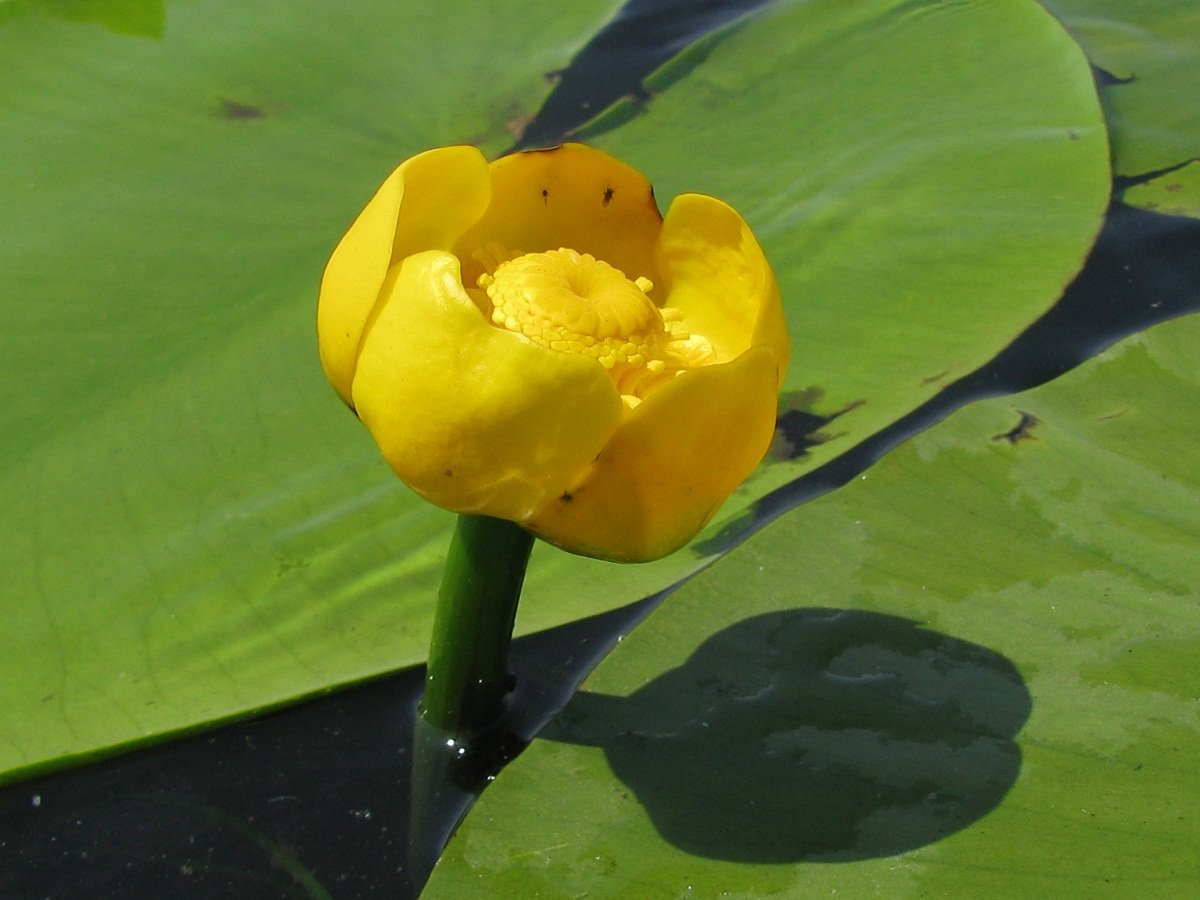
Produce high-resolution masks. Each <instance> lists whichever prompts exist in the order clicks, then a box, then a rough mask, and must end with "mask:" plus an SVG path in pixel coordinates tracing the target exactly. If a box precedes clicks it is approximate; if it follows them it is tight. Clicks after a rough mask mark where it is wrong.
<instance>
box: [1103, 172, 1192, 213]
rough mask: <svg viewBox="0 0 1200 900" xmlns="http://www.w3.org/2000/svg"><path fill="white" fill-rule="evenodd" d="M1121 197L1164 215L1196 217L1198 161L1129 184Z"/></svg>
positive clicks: (1125, 200)
mask: <svg viewBox="0 0 1200 900" xmlns="http://www.w3.org/2000/svg"><path fill="white" fill-rule="evenodd" d="M1121 200H1122V201H1124V202H1125V203H1128V204H1129V205H1130V206H1136V207H1139V208H1140V209H1148V210H1150V211H1151V212H1159V213H1162V214H1163V215H1167V216H1190V217H1191V218H1193V219H1197V218H1200V161H1196V162H1190V163H1188V164H1187V165H1185V166H1180V167H1179V168H1178V169H1172V170H1171V171H1169V172H1166V173H1164V174H1162V175H1157V176H1155V177H1154V178H1150V179H1147V180H1146V181H1142V182H1139V183H1138V184H1134V185H1130V186H1129V187H1127V188H1126V189H1125V190H1124V191H1122V193H1121Z"/></svg>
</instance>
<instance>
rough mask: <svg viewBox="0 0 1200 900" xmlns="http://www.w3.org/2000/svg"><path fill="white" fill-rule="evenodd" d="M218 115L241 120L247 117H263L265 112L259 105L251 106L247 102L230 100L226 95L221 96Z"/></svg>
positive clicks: (265, 115)
mask: <svg viewBox="0 0 1200 900" xmlns="http://www.w3.org/2000/svg"><path fill="white" fill-rule="evenodd" d="M220 116H221V118H223V119H232V120H234V121H243V120H247V119H265V118H266V117H267V114H266V113H265V112H263V110H262V109H261V108H260V107H257V106H251V105H250V104H249V103H239V102H238V101H236V100H230V99H229V98H228V97H222V98H221V109H220Z"/></svg>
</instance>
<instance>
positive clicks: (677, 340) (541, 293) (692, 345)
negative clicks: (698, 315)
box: [479, 247, 714, 407]
mask: <svg viewBox="0 0 1200 900" xmlns="http://www.w3.org/2000/svg"><path fill="white" fill-rule="evenodd" d="M489 249H491V248H489ZM489 255H490V256H492V257H493V258H497V259H498V264H497V265H496V266H495V270H494V272H493V273H492V274H484V275H481V276H480V277H479V286H480V287H481V288H484V289H485V290H486V291H487V296H488V299H489V300H490V301H491V304H492V309H491V320H492V322H493V323H495V324H496V325H498V326H500V327H501V328H505V329H507V330H509V331H515V332H518V333H519V334H523V335H525V337H527V338H529V339H530V340H532V341H535V342H537V343H538V344H541V345H542V346H543V347H546V348H548V349H550V350H555V351H558V352H562V353H580V354H584V355H586V356H590V357H592V358H593V359H595V360H597V361H598V362H599V363H600V364H601V365H602V366H604V368H605V369H607V370H608V371H609V374H610V375H611V376H612V378H613V382H614V384H615V385H616V386H617V390H618V391H620V393H621V394H622V395H623V396H624V397H626V398H629V399H631V400H640V398H641V397H642V396H643V395H644V393H645V391H646V390H647V389H648V388H649V387H650V385H651V384H652V383H653V382H654V381H655V380H656V379H657V378H659V377H661V376H672V375H676V374H678V373H679V372H680V371H682V370H683V369H688V368H694V367H696V366H702V365H707V364H709V363H711V362H713V361H714V356H713V351H712V346H711V345H710V344H709V342H708V341H707V340H706V339H705V338H704V337H702V336H700V335H693V334H688V333H687V329H686V328H685V326H684V324H683V321H682V320H683V316H682V314H681V313H680V312H679V310H676V309H670V308H664V309H659V308H658V307H657V306H656V305H655V304H654V301H653V300H651V299H650V297H649V296H648V295H649V293H650V292H651V291H652V290H654V284H653V283H652V282H651V281H650V279H648V278H645V277H641V276H639V277H637V278H634V279H633V280H630V279H629V278H627V277H626V276H625V274H624V273H623V272H621V271H620V270H619V269H616V268H614V267H613V266H610V265H609V264H608V263H606V262H604V261H603V260H599V259H596V258H595V257H593V256H591V255H590V254H587V253H578V252H576V251H574V250H570V249H567V248H565V247H560V248H559V249H558V250H548V251H546V252H544V253H526V254H523V255H521V256H517V257H515V258H511V259H503V258H502V254H501V253H497V252H495V251H494V250H493V251H492V253H490V254H489ZM627 405H630V406H631V407H632V406H635V405H636V403H628V401H627Z"/></svg>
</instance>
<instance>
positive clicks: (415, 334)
mask: <svg viewBox="0 0 1200 900" xmlns="http://www.w3.org/2000/svg"><path fill="white" fill-rule="evenodd" d="M317 331H318V338H319V343H320V350H321V361H322V364H323V365H324V367H325V372H326V374H327V375H328V377H329V380H330V381H331V382H332V384H333V386H334V387H335V388H336V389H337V392H338V393H339V394H340V395H341V397H342V399H343V400H345V401H346V403H348V404H349V405H350V406H351V408H353V409H354V410H355V411H356V412H357V414H358V416H359V418H360V419H361V420H362V421H363V423H364V424H365V425H366V426H367V428H368V429H369V430H370V432H371V434H372V435H373V436H374V438H375V440H376V442H377V443H378V444H379V447H380V449H381V450H382V451H383V455H384V457H385V458H386V459H387V461H388V463H389V464H390V465H391V466H392V468H393V469H394V470H395V471H396V473H397V474H398V475H399V476H400V478H401V479H403V480H404V482H405V483H406V484H408V485H409V486H410V487H411V488H412V489H413V490H415V491H416V492H417V493H419V494H421V495H422V496H424V497H425V498H427V499H428V500H430V501H431V502H433V503H436V504H437V505H439V506H442V507H445V508H447V509H450V510H454V511H456V512H462V513H473V514H478V515H486V516H494V517H497V518H502V519H508V520H511V521H513V522H516V523H518V524H520V525H521V526H523V527H524V528H526V529H528V530H529V531H531V532H533V533H534V534H536V535H537V536H539V537H541V538H543V539H544V540H547V541H549V542H551V543H553V544H556V545H558V546H560V547H562V548H564V549H566V550H570V551H572V552H574V553H582V554H585V555H588V556H596V557H600V558H603V559H612V560H621V561H644V560H650V559H656V558H658V557H660V556H665V555H666V554H668V553H670V552H672V551H673V550H676V549H677V548H679V547H681V546H682V545H683V544H685V543H687V541H688V540H690V539H691V538H692V537H693V536H694V535H695V534H696V533H697V532H698V531H699V530H700V529H701V528H702V527H703V526H704V524H705V523H706V522H707V521H708V520H709V519H710V518H711V517H712V515H713V514H714V513H715V512H716V510H717V508H718V507H719V506H720V505H721V503H722V502H723V501H724V500H725V499H726V498H727V497H728V496H729V495H730V493H732V492H733V490H734V488H736V487H737V485H738V484H739V483H741V481H742V480H743V479H744V478H745V477H746V476H747V475H748V474H749V473H750V471H751V470H752V469H753V468H754V467H755V466H756V465H757V464H758V463H759V462H760V461H761V460H762V457H763V455H764V454H765V453H766V450H767V447H768V446H769V445H770V442H771V437H772V435H773V432H774V426H775V415H776V404H777V397H778V393H779V388H780V385H781V384H782V381H783V375H784V369H785V368H786V366H787V358H788V336H787V328H786V325H785V323H784V319H783V311H782V307H781V305H780V300H779V290H778V287H777V285H776V282H775V278H774V275H773V274H772V272H771V268H770V266H769V265H768V264H767V261H766V258H765V257H764V256H763V253H762V251H761V249H760V248H759V246H758V243H757V242H756V241H755V239H754V236H753V235H752V234H751V233H750V229H749V228H748V227H747V225H746V223H745V222H744V221H742V219H741V217H739V216H738V214H737V213H736V212H734V211H733V210H732V209H731V208H730V207H729V206H727V205H726V204H724V203H722V202H721V201H719V200H715V199H713V198H712V197H706V196H702V195H698V194H684V195H681V196H679V197H677V198H675V200H674V202H673V203H672V204H671V206H670V209H668V211H667V215H666V217H665V218H663V217H662V216H661V215H660V214H659V211H658V207H657V206H656V205H655V202H654V194H653V191H652V189H651V187H650V184H649V183H648V182H647V181H646V179H645V178H643V177H642V176H641V175H640V174H638V173H637V172H636V171H634V170H633V169H631V168H630V167H629V166H627V165H625V164H624V163H621V162H619V161H618V160H616V159H613V158H612V157H610V156H608V155H606V154H604V153H602V152H600V151H599V150H595V149H593V148H591V147H586V146H583V145H581V144H566V145H564V146H561V147H557V148H555V149H552V150H538V151H529V152H523V153H515V154H512V155H509V156H505V157H502V158H501V159H498V160H496V161H495V162H493V163H491V164H489V163H488V162H487V161H486V160H485V159H484V157H483V155H482V154H481V153H480V152H479V151H478V150H477V149H475V148H474V147H443V148H439V149H436V150H430V151H428V152H426V153H421V154H419V155H418V156H414V157H412V158H411V159H409V160H407V161H406V162H404V163H403V164H402V165H400V167H399V168H397V169H396V171H394V172H393V173H392V174H391V176H389V177H388V179H387V180H386V181H385V182H384V183H383V186H382V187H380V189H379V191H378V192H377V193H376V194H375V196H374V198H372V200H371V201H370V202H369V203H368V204H367V206H366V208H365V209H364V210H363V211H362V213H361V214H360V215H359V216H358V218H357V219H356V220H355V222H354V224H353V225H352V226H351V227H350V230H349V231H348V232H347V233H346V235H345V237H343V238H342V241H341V243H339V244H338V246H337V249H336V250H334V252H333V256H332V258H331V259H330V260H329V265H328V266H327V268H326V270H325V276H324V279H323V281H322V283H321V296H320V303H319V306H318V312H317Z"/></svg>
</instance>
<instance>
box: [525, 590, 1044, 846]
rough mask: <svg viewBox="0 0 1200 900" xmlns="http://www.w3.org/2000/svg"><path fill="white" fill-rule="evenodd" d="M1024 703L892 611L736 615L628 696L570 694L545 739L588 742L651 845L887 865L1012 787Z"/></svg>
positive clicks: (1003, 676) (994, 658)
mask: <svg viewBox="0 0 1200 900" xmlns="http://www.w3.org/2000/svg"><path fill="white" fill-rule="evenodd" d="M1029 710H1030V696H1029V692H1028V691H1027V690H1026V688H1025V684H1024V682H1023V681H1022V679H1021V677H1020V675H1019V674H1018V673H1017V671H1016V669H1015V668H1014V667H1013V665H1012V664H1011V663H1010V662H1009V661H1008V660H1007V659H1006V658H1004V657H1002V656H1000V655H999V654H997V653H995V652H993V651H991V650H988V649H986V648H984V647H981V646H979V645H977V644H971V643H968V642H965V641H960V640H956V639H954V638H951V637H948V636H946V635H943V634H939V633H937V632H934V631H928V630H925V629H923V628H920V627H918V626H917V625H916V624H915V623H913V622H910V621H908V620H906V619H900V618H896V617H894V616H886V615H880V614H877V613H869V612H855V611H840V610H827V609H801V610H789V611H785V612H777V613H769V614H766V615H761V616H756V617H754V618H751V619H746V620H744V621H742V622H739V623H737V624H736V625H733V626H731V627H729V628H727V629H725V630H723V631H721V632H719V633H718V634H716V635H714V636H713V637H711V638H709V639H708V640H707V641H705V642H704V644H703V645H701V646H700V648H699V649H698V650H697V651H696V652H695V653H694V654H692V656H691V657H690V658H689V659H688V661H687V662H686V663H685V664H684V665H683V666H681V667H679V668H677V669H673V670H671V671H669V672H667V673H665V674H663V675H662V676H660V677H659V678H656V679H655V680H654V681H652V682H651V683H649V684H648V685H646V686H645V687H643V688H642V689H640V690H638V691H637V692H636V693H634V694H633V695H632V696H630V697H629V698H627V699H625V698H614V697H606V696H602V695H598V694H589V693H586V692H584V693H581V694H578V695H577V696H576V697H575V699H574V700H572V702H571V703H570V704H569V705H568V706H567V708H566V709H565V710H564V711H563V713H562V714H561V715H560V716H559V718H558V719H557V720H556V722H555V723H554V724H552V725H551V726H550V729H549V731H547V732H544V733H543V736H544V737H549V738H551V739H556V740H560V741H571V742H578V743H587V744H600V745H601V746H603V747H604V750H605V752H606V754H607V756H608V760H609V763H610V765H611V766H612V768H613V771H614V772H615V773H616V775H617V776H618V777H619V778H621V780H622V781H624V782H625V783H626V784H628V785H629V786H630V787H631V788H632V789H633V790H634V791H635V792H636V794H637V797H638V799H639V800H640V801H641V802H642V803H643V804H644V805H645V807H646V810H647V812H648V813H649V815H650V817H651V818H652V819H653V821H654V824H655V826H656V827H657V828H658V830H659V831H660V833H661V834H662V835H663V837H664V838H665V839H666V840H668V841H670V842H671V843H673V844H675V845H676V846H678V847H680V848H681V849H683V850H686V851H688V852H690V853H694V854H698V855H702V856H706V857H710V858H715V859H725V860H735V861H746V862H795V861H798V860H826V861H841V860H854V859H863V858H866V857H876V856H889V855H892V854H895V853H899V852H902V851H905V850H911V849H913V848H916V847H920V846H923V845H925V844H929V843H931V842H933V841H936V840H938V839H939V838H942V837H945V836H946V835H948V834H951V833H953V832H955V831H957V830H959V829H961V828H964V827H965V826H967V825H969V824H970V823H972V822H974V821H975V820H977V819H979V818H980V817H981V816H982V815H984V814H985V813H986V812H988V811H989V810H990V809H992V808H994V807H995V806H996V805H997V804H998V803H999V802H1000V800H1001V798H1002V797H1003V796H1004V794H1005V793H1006V792H1007V791H1008V789H1009V788H1010V787H1011V786H1012V784H1013V782H1014V781H1015V779H1016V777H1017V773H1018V771H1019V769H1020V763H1021V754H1020V750H1019V749H1018V747H1017V745H1016V743H1015V741H1014V738H1015V736H1016V734H1017V732H1018V731H1019V730H1020V728H1021V726H1022V724H1023V723H1024V722H1025V720H1026V718H1027V717H1028V715H1029Z"/></svg>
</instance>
